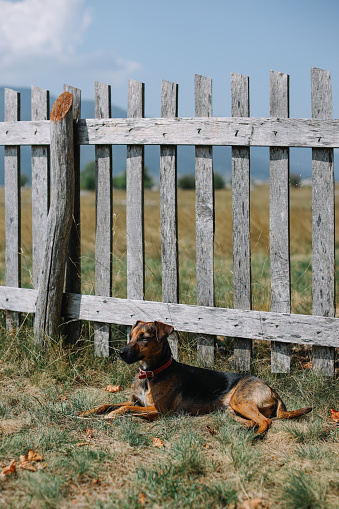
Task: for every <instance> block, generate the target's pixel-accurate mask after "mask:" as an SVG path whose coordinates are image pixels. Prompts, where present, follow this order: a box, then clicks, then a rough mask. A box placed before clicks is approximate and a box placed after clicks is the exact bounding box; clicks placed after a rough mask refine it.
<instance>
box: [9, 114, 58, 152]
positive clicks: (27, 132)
mask: <svg viewBox="0 0 339 509" xmlns="http://www.w3.org/2000/svg"><path fill="white" fill-rule="evenodd" d="M49 124H50V122H49V120H45V121H43V120H42V121H36V120H35V121H30V120H27V121H21V122H20V123H19V124H18V123H17V122H12V121H8V122H6V121H5V122H0V145H8V146H13V145H49V144H50V142H51V136H50V127H49Z"/></svg>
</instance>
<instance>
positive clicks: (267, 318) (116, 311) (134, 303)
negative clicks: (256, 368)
mask: <svg viewBox="0 0 339 509" xmlns="http://www.w3.org/2000/svg"><path fill="white" fill-rule="evenodd" d="M36 298H37V290H30V289H26V288H20V289H18V288H10V287H0V309H8V310H11V311H21V312H22V313H34V312H35V301H36ZM63 314H64V316H65V317H66V319H67V320H69V321H71V320H90V321H91V322H100V323H101V322H105V323H119V324H121V325H133V324H134V323H135V322H136V320H144V321H150V320H159V321H163V322H166V323H169V324H171V325H173V327H175V328H176V329H177V330H180V331H184V332H193V333H198V334H213V335H216V334H218V335H221V336H229V337H236V338H243V337H250V338H252V339H258V340H262V339H265V340H268V341H272V340H276V341H281V342H284V343H291V342H293V343H297V344H300V345H318V346H325V345H327V346H336V347H337V346H338V344H339V327H338V319H337V318H327V317H322V316H315V315H299V314H289V313H272V312H270V311H250V310H239V309H228V308H220V307H218V308H215V307H208V306H193V305H189V304H173V303H164V302H152V301H146V300H134V299H118V298H114V297H99V296H96V295H79V294H66V293H65V294H64V296H63Z"/></svg>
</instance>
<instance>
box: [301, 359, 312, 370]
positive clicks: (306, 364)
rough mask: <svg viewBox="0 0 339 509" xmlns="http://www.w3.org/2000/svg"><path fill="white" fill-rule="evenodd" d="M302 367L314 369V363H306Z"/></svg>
mask: <svg viewBox="0 0 339 509" xmlns="http://www.w3.org/2000/svg"><path fill="white" fill-rule="evenodd" d="M302 367H303V368H304V369H312V361H309V362H304V363H303V364H302Z"/></svg>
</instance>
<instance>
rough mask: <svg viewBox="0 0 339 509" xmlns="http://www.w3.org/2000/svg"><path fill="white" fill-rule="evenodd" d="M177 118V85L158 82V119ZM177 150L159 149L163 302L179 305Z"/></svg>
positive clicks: (174, 347)
mask: <svg viewBox="0 0 339 509" xmlns="http://www.w3.org/2000/svg"><path fill="white" fill-rule="evenodd" d="M177 116H178V85H176V84H175V83H171V82H169V81H165V80H163V81H162V83H161V117H164V118H171V117H177ZM177 211H178V206H177V147H176V146H168V145H162V146H161V147H160V218H161V261H162V301H163V302H173V303H176V302H179V274H178V220H177V215H178V214H177ZM169 343H170V346H171V350H172V355H173V357H174V358H175V359H178V341H177V339H176V335H175V334H172V335H171V336H170V337H169Z"/></svg>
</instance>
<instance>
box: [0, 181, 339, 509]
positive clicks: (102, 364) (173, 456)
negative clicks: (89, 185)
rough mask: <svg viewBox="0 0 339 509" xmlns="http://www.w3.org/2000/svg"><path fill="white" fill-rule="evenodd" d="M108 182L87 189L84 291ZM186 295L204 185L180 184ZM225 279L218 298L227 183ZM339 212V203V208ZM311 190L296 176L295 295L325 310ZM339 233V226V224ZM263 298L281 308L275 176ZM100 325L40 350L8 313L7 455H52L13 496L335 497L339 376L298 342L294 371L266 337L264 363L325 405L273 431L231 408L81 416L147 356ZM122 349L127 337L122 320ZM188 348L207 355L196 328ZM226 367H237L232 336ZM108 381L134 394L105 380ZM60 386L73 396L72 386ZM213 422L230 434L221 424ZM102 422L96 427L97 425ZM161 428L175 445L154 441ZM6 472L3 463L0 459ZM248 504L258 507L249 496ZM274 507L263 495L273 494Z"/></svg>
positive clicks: (8, 496) (258, 207) (149, 195)
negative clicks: (276, 300) (98, 206)
mask: <svg viewBox="0 0 339 509" xmlns="http://www.w3.org/2000/svg"><path fill="white" fill-rule="evenodd" d="M94 199H95V198H94V193H86V194H83V195H82V202H81V203H82V209H81V214H82V217H81V221H82V256H83V258H82V266H83V268H82V271H83V274H82V276H83V283H82V284H83V291H85V292H87V293H91V292H93V288H94V234H95V207H94ZM178 203H179V212H178V220H179V264H180V275H181V301H182V302H189V303H194V301H195V227H194V223H195V219H194V193H193V192H190V191H179V193H178ZM114 214H115V217H114V247H113V256H114V265H113V269H114V289H113V291H114V295H117V296H124V295H125V293H126V242H125V236H126V231H125V223H126V221H125V214H126V206H125V193H124V192H121V191H115V192H114ZM215 214H216V229H215V230H216V233H215V285H216V301H217V303H218V305H228V306H231V305H232V300H233V299H232V286H233V278H232V228H231V217H232V204H231V191H229V190H223V191H217V192H216V213H215ZM337 217H338V215H337ZM311 223H312V219H311V189H308V188H306V189H291V254H292V260H291V267H292V308H293V310H294V311H298V312H305V313H309V312H311ZM22 238H23V241H22V249H23V257H22V262H23V282H24V285H26V286H31V280H32V278H31V250H32V246H31V244H32V241H31V195H30V190H29V189H24V190H23V192H22ZM338 238H339V237H338ZM145 240H146V264H147V269H146V298H149V299H160V298H161V263H160V220H159V194H158V193H155V192H151V191H146V193H145ZM4 241H5V232H4V194H3V190H0V246H2V249H0V280H1V281H0V283H1V284H3V283H4V258H5V256H4ZM251 243H252V245H251V249H252V272H253V306H254V308H255V309H269V306H270V290H269V287H270V277H269V189H268V186H260V187H257V188H255V189H253V192H252V194H251ZM92 332H93V331H92V329H91V327H90V325H88V324H84V330H83V338H82V339H81V341H80V342H79V344H78V345H76V346H75V347H73V348H67V347H65V346H64V345H63V344H62V342H61V341H54V342H52V344H51V348H50V351H49V355H48V356H46V355H43V354H41V353H39V352H37V351H36V350H35V347H34V344H33V339H32V330H31V329H30V328H29V327H27V328H22V330H21V331H19V332H18V334H12V335H11V334H7V333H6V331H5V330H4V322H3V321H2V322H1V324H0V464H1V465H0V466H5V465H8V464H9V462H10V461H11V460H12V459H13V458H15V459H16V460H17V461H18V460H19V456H20V455H21V454H25V453H27V451H28V450H29V449H33V450H35V451H38V452H39V453H40V454H41V455H42V457H43V461H42V462H41V465H42V466H43V467H46V468H42V469H40V470H37V471H36V472H31V471H27V470H23V469H18V471H17V473H16V474H12V475H9V476H6V477H5V478H3V479H2V480H0V509H1V508H5V507H6V508H7V507H13V508H14V507H15V508H24V507H25V508H33V507H34V508H36V507H37V508H53V507H56V508H59V507H60V508H64V507H65V508H66V507H84V508H85V507H86V508H87V507H91V508H92V507H93V508H98V509H99V508H100V509H104V508H107V509H108V508H111V507H119V508H124V507H126V508H133V507H135V508H141V507H154V508H160V507H172V508H173V507H197V508H200V507H206V505H210V506H211V507H215V508H219V507H230V508H235V507H237V508H239V509H240V508H241V507H242V504H243V503H244V502H245V501H246V500H251V499H254V498H259V499H261V500H262V507H272V508H273V507H274V508H278V509H280V508H281V509H283V508H288V507H289V508H295V509H297V508H299V507H305V508H306V507H307V508H315V507H323V508H335V507H337V506H338V504H337V497H338V494H339V475H338V470H339V460H338V458H339V429H338V428H337V427H336V426H335V425H334V424H330V423H329V422H328V416H329V409H330V408H338V400H339V390H338V385H337V384H336V382H335V381H332V380H326V379H322V378H319V377H316V375H314V374H313V373H312V372H311V371H309V370H308V369H305V367H303V365H305V363H306V366H307V361H308V360H309V359H308V353H309V352H304V351H302V350H300V349H298V348H296V349H295V355H294V356H293V359H292V361H293V362H292V368H293V369H292V373H291V374H290V375H289V376H287V377H284V376H275V375H272V374H271V373H270V368H269V357H270V349H269V345H268V344H266V343H265V342H255V344H254V357H253V373H254V374H256V375H258V376H260V377H262V378H264V379H265V380H266V381H267V382H268V383H270V385H273V386H274V387H275V388H276V389H277V390H278V392H279V393H280V394H281V396H282V397H283V399H284V401H285V402H286V404H287V407H288V408H290V409H294V408H297V407H300V406H305V405H313V406H314V411H313V412H312V414H309V415H308V416H306V417H305V418H303V419H301V420H300V421H298V422H295V423H294V422H283V421H275V422H274V423H273V426H272V428H271V429H270V431H269V432H268V434H267V436H266V437H265V438H263V439H258V438H257V437H255V436H254V435H253V434H252V433H251V432H244V430H242V429H241V427H240V426H239V424H237V423H234V422H233V421H230V420H229V419H228V417H227V416H226V415H224V414H218V413H217V414H212V415H208V416H201V417H197V418H190V417H187V416H173V417H166V418H163V419H161V420H160V421H159V422H155V423H152V424H148V423H145V422H143V421H140V420H133V419H132V418H129V417H126V418H122V419H118V420H116V421H114V422H113V423H112V424H108V425H106V424H105V422H104V421H103V419H101V418H92V419H87V420H84V419H78V418H76V412H77V410H79V409H80V408H81V409H84V408H89V407H92V406H94V405H97V404H100V403H101V402H102V403H103V402H107V401H112V400H114V401H119V400H123V399H124V397H126V396H127V392H128V387H129V384H130V381H131V379H132V376H133V374H134V372H135V368H136V367H135V366H129V367H127V366H125V365H123V364H122V363H121V361H119V360H117V358H116V356H115V355H114V356H113V357H112V359H109V360H108V359H98V358H95V357H94V354H93V346H92V341H91V339H92ZM114 337H115V348H116V349H119V345H121V344H123V343H124V342H125V339H126V333H125V329H124V328H122V327H116V328H115V329H114ZM179 339H180V351H179V354H180V356H181V359H183V360H184V361H186V362H189V363H191V364H195V365H197V364H198V359H197V358H196V355H195V351H196V348H195V346H196V345H195V338H193V337H192V336H191V335H187V334H182V335H181V336H180V338H179ZM223 346H224V354H225V356H221V355H219V354H218V355H217V363H216V368H217V369H220V370H229V369H230V367H231V364H232V341H231V340H226V341H224V342H223ZM108 384H112V385H122V387H123V388H124V390H125V391H126V393H118V394H117V395H110V394H107V393H105V392H104V390H103V389H104V387H105V386H106V385H108ZM60 396H62V397H61V398H60ZM207 426H210V428H212V429H214V430H215V431H216V433H215V434H214V435H211V434H210V432H209V431H208V428H207ZM88 430H91V431H88ZM154 436H156V437H159V438H160V439H161V440H162V441H163V442H164V447H163V448H161V449H157V448H155V447H154V446H153V442H152V438H153V437H154ZM0 471H1V469H0ZM244 507H245V506H244ZM259 507H260V506H259Z"/></svg>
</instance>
